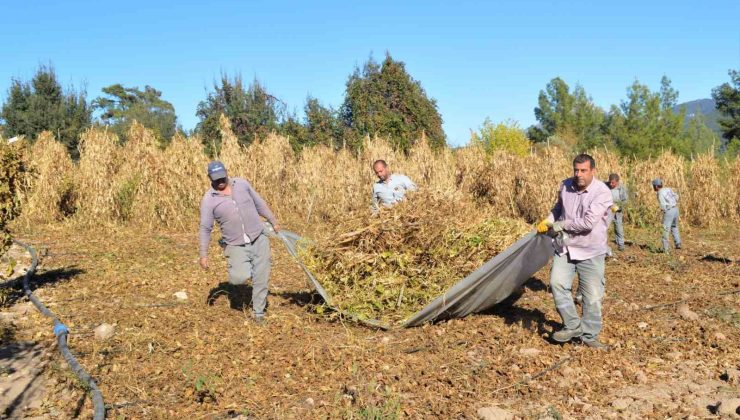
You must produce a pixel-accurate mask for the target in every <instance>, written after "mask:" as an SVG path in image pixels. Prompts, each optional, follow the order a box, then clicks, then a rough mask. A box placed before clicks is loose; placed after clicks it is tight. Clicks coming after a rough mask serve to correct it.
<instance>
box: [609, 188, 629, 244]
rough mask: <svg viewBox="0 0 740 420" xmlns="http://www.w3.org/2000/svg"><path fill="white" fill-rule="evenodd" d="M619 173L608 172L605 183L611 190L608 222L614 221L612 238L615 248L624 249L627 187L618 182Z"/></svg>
mask: <svg viewBox="0 0 740 420" xmlns="http://www.w3.org/2000/svg"><path fill="white" fill-rule="evenodd" d="M619 181H620V180H619V175H617V174H609V180H608V181H607V185H608V186H609V189H611V191H612V201H613V202H614V204H612V207H611V211H610V212H609V224H611V223H612V222H613V223H614V240H615V242H616V243H617V249H619V250H620V251H624V224H623V221H624V220H623V219H624V212H623V210H624V205H625V204H627V187H625V186H624V184H622V183H620V182H619Z"/></svg>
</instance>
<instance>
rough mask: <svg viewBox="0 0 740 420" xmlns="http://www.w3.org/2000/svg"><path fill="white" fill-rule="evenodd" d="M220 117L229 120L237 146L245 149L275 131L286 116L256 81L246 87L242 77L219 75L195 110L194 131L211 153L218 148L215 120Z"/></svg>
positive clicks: (282, 105) (279, 102) (282, 106)
mask: <svg viewBox="0 0 740 420" xmlns="http://www.w3.org/2000/svg"><path fill="white" fill-rule="evenodd" d="M221 114H223V115H225V116H226V118H228V119H229V122H230V123H231V129H232V130H233V131H234V134H235V135H236V137H237V139H238V141H239V144H240V145H242V146H244V145H248V144H250V143H251V142H252V141H254V139H255V138H257V137H264V136H266V135H267V134H268V133H270V132H271V131H278V129H279V128H280V122H281V119H282V117H283V116H284V115H285V104H284V103H283V102H282V101H280V100H279V99H277V98H276V97H275V96H273V95H271V94H270V93H269V92H268V91H267V90H266V89H265V87H264V86H263V85H262V84H261V83H260V82H259V81H258V80H257V79H255V80H254V81H253V82H252V84H251V85H249V87H248V88H245V87H244V83H243V82H242V78H241V75H238V74H237V75H236V76H234V78H233V79H230V78H229V77H228V76H227V75H222V76H221V80H220V82H214V85H213V91H212V92H210V93H209V94H208V97H207V98H206V100H205V101H202V102H201V103H199V104H198V109H197V111H196V115H197V116H198V118H199V119H200V122H199V123H198V125H197V127H196V131H197V132H199V133H200V134H202V135H203V141H204V142H205V144H206V148H207V149H208V151H209V153H210V154H213V153H214V152H216V151H217V150H218V149H219V148H220V144H221V134H220V131H219V125H218V119H219V116H220V115H221ZM214 147H215V148H216V149H215V150H214Z"/></svg>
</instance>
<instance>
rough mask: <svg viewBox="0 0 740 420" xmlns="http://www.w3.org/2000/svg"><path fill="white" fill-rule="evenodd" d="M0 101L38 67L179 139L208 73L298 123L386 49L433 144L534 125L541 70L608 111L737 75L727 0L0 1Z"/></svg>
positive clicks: (739, 5) (732, 8) (738, 40)
mask: <svg viewBox="0 0 740 420" xmlns="http://www.w3.org/2000/svg"><path fill="white" fill-rule="evenodd" d="M0 6H1V7H0V10H2V14H1V15H0V16H1V17H0V40H2V47H0V98H1V99H0V100H2V101H4V100H5V98H6V96H7V90H8V87H9V85H10V82H11V79H12V78H20V79H22V80H29V79H30V78H31V77H32V76H33V74H34V72H35V71H36V69H37V68H38V66H39V64H46V63H52V64H53V65H54V67H55V69H56V72H57V75H58V77H59V79H60V81H61V82H62V83H63V84H64V85H65V86H69V85H74V86H75V87H80V86H84V87H85V88H86V89H87V92H88V97H90V98H94V97H96V96H99V95H100V89H101V88H102V87H104V86H108V85H110V84H113V83H121V84H123V85H125V86H139V87H141V88H143V87H144V85H147V84H148V85H151V86H153V87H155V88H156V89H159V90H161V91H162V92H163V94H162V97H163V99H165V100H168V101H170V102H172V103H173V104H174V105H175V109H176V111H177V114H178V121H179V122H180V123H181V124H182V126H183V127H184V128H186V129H191V128H193V127H194V126H195V124H196V123H197V122H198V120H197V118H196V116H195V109H196V106H197V104H198V102H199V101H201V100H203V99H204V98H205V96H206V92H207V91H208V90H209V89H211V87H212V83H213V80H214V79H215V78H217V77H218V76H219V74H220V73H221V72H226V73H228V74H232V75H233V74H234V73H236V72H240V73H241V74H242V76H243V78H244V79H245V80H247V81H250V80H251V79H252V78H253V77H257V78H258V79H259V80H260V81H261V82H262V83H263V84H264V85H265V86H266V87H267V89H268V90H269V91H270V92H271V93H272V94H274V95H275V96H277V97H278V98H280V99H282V100H283V101H284V102H286V103H287V105H288V107H289V109H290V110H296V111H298V112H299V115H300V116H301V117H302V115H303V112H302V109H303V105H304V103H305V99H306V96H307V95H308V94H310V95H312V96H314V97H317V98H318V99H319V100H320V101H321V102H322V103H324V104H325V105H332V106H335V107H338V106H339V105H340V104H341V102H342V99H343V95H344V84H345V82H346V80H347V76H348V75H349V74H350V73H351V72H352V71H353V69H354V67H355V66H357V65H362V64H363V63H364V62H365V61H366V60H367V58H368V57H369V56H370V55H371V54H372V55H373V56H374V57H375V58H376V59H379V60H380V59H382V58H383V56H384V54H385V52H386V51H388V52H390V53H391V55H392V56H393V57H394V58H395V59H398V60H401V61H404V62H405V63H406V67H407V70H408V71H409V72H410V74H411V75H412V76H413V77H414V78H415V79H416V80H419V81H420V82H421V83H422V86H423V87H424V88H425V90H426V91H427V93H428V94H429V95H430V96H431V97H433V98H435V99H436V100H437V104H438V107H439V111H440V113H441V114H442V118H443V119H444V129H445V132H446V133H447V136H448V142H449V143H450V144H453V145H460V144H464V143H466V142H467V141H468V138H469V129H471V128H472V129H475V128H477V127H478V126H479V125H480V124H481V123H482V121H483V120H484V118H486V117H490V118H491V119H492V120H494V121H502V120H506V119H513V120H516V121H518V122H519V123H520V124H521V125H522V126H523V127H526V126H528V125H530V124H532V123H534V122H535V118H534V114H533V108H534V107H535V106H536V103H537V95H538V92H539V91H540V90H541V89H543V88H544V87H545V85H546V84H547V82H548V81H549V80H550V79H552V78H553V77H555V76H560V77H562V78H563V79H564V80H565V81H566V82H568V83H569V84H570V85H571V86H572V85H575V84H576V83H580V84H581V85H583V87H584V88H585V89H586V91H587V92H588V93H589V94H590V95H591V96H592V97H593V99H594V101H595V102H596V103H597V104H598V105H600V106H602V107H608V106H609V105H611V104H614V103H618V102H619V101H620V100H622V99H624V97H625V92H626V88H627V86H628V85H629V84H630V83H632V82H633V81H634V80H635V79H636V78H637V79H639V80H640V81H641V82H643V83H645V84H648V85H649V86H650V87H651V88H653V89H657V88H658V86H659V82H660V78H661V76H662V75H663V74H666V75H667V76H668V77H669V78H671V80H672V81H673V86H674V87H675V88H676V89H678V90H679V92H680V97H679V101H688V100H693V99H699V98H707V97H709V96H710V92H711V89H712V88H713V87H714V86H717V85H719V84H721V83H724V82H726V81H728V80H729V77H728V76H727V70H728V69H730V68H734V69H740V24H739V23H738V22H739V21H738V19H739V18H738V16H740V1H737V0H733V1H729V0H728V1H704V2H699V1H690V2H689V1H670V2H663V1H654V2H651V1H645V0H643V1H640V2H635V1H619V2H594V1H589V2H586V1H582V2H564V1H510V2H508V1H507V2H493V1H491V2H472V1H454V2H452V1H418V2H411V1H408V2H403V1H392V2H391V1H374V2H349V1H344V2H318V1H317V2H290V1H269V2H268V1H264V2H263V1H233V2H224V1H213V2H202V1H198V2H190V1H179V2H154V1H149V2H139V1H127V2H102V3H101V2H79V1H69V2H47V1H37V2H20V1H5V0H4V1H3V2H2V3H1V4H0Z"/></svg>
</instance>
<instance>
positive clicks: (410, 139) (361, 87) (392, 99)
mask: <svg viewBox="0 0 740 420" xmlns="http://www.w3.org/2000/svg"><path fill="white" fill-rule="evenodd" d="M340 115H341V120H342V122H343V123H344V124H345V126H346V127H348V128H349V129H350V130H351V132H352V135H353V136H352V138H351V139H350V143H352V144H355V145H356V144H357V142H358V141H359V139H360V138H361V137H362V136H365V135H374V134H378V135H381V136H387V137H388V138H389V139H390V141H391V143H392V144H393V145H394V146H395V147H397V148H398V149H400V150H404V151H406V150H408V149H409V147H411V145H413V144H414V143H415V142H416V141H417V140H418V139H420V138H421V137H422V133H424V134H426V137H427V139H428V140H429V143H430V145H432V146H433V147H440V146H443V145H444V144H445V134H444V131H443V130H442V117H441V116H440V115H439V112H438V110H437V103H436V101H435V100H434V99H430V98H429V97H427V94H426V92H425V91H424V89H423V88H422V86H421V83H419V82H418V81H416V80H414V79H413V78H412V77H411V76H410V75H409V74H408V72H407V71H406V67H405V65H404V63H403V62H401V61H395V60H393V58H392V57H391V56H390V54H386V56H385V60H383V62H382V63H381V64H378V63H377V62H375V60H373V59H372V58H370V59H369V60H368V61H367V63H365V65H364V66H363V67H362V69H360V68H356V69H355V71H354V73H352V74H351V75H350V76H349V79H348V80H347V85H346V91H345V97H344V103H343V104H342V107H341V109H340Z"/></svg>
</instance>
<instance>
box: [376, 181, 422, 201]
mask: <svg viewBox="0 0 740 420" xmlns="http://www.w3.org/2000/svg"><path fill="white" fill-rule="evenodd" d="M387 181H388V182H383V181H381V180H378V182H376V183H375V184H374V185H373V206H374V207H375V208H378V204H379V203H380V204H383V205H385V206H391V205H393V204H396V203H397V202H399V201H401V200H403V197H404V196H405V195H406V191H414V190H416V184H414V183H413V182H412V181H411V179H409V177H407V176H406V175H401V174H391V175H389V176H388V180H387Z"/></svg>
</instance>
